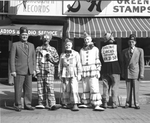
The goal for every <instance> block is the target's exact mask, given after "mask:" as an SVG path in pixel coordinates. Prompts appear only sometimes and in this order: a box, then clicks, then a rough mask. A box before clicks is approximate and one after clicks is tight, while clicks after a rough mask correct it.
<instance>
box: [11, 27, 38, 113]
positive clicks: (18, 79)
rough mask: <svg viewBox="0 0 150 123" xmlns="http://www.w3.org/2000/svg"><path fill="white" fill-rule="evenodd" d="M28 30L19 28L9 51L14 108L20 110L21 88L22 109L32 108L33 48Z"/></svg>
mask: <svg viewBox="0 0 150 123" xmlns="http://www.w3.org/2000/svg"><path fill="white" fill-rule="evenodd" d="M27 40H28V30H27V28H26V27H21V28H20V41H18V42H15V43H13V44H12V48H11V53H10V70H11V75H12V76H13V77H14V90H15V109H16V111H19V112H20V111H21V107H22V106H21V96H22V89H23V96H24V109H26V110H34V108H33V107H32V106H31V101H32V75H33V74H34V75H35V48H34V45H33V44H31V43H29V42H28V41H27Z"/></svg>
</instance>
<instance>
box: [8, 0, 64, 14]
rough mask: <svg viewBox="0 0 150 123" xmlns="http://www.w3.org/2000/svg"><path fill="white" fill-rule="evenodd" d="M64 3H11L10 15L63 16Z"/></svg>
mask: <svg viewBox="0 0 150 123" xmlns="http://www.w3.org/2000/svg"><path fill="white" fill-rule="evenodd" d="M61 8H62V1H54V0H49V1H48V0H46V1H44V0H39V1H33V0H27V1H26V2H25V3H24V2H23V0H20V1H17V0H15V1H13V0H12V1H10V7H9V13H11V14H16V15H37V16H48V15H49V16H54V15H55V16H57V15H59V16H60V15H62V9H61Z"/></svg>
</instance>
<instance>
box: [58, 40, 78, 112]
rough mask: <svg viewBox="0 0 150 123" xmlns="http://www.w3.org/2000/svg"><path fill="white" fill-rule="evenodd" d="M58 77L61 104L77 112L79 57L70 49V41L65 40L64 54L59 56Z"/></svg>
mask: <svg viewBox="0 0 150 123" xmlns="http://www.w3.org/2000/svg"><path fill="white" fill-rule="evenodd" d="M58 68H59V72H58V73H59V77H60V79H61V80H62V90H63V95H62V104H63V105H64V106H65V107H66V108H70V109H71V110H72V111H78V110H79V109H78V106H77V104H79V103H80V97H79V94H78V81H80V79H81V63H80V55H79V53H78V52H76V51H75V50H73V49H72V41H71V40H69V39H66V40H65V52H64V53H62V54H61V56H60V62H59V67H58Z"/></svg>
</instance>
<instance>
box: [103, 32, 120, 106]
mask: <svg viewBox="0 0 150 123" xmlns="http://www.w3.org/2000/svg"><path fill="white" fill-rule="evenodd" d="M101 54H102V70H101V74H102V81H103V107H104V108H107V102H108V101H109V93H108V92H110V90H111V95H112V108H117V94H118V86H119V82H120V74H121V68H120V66H121V63H122V58H121V53H120V52H119V50H118V45H117V44H116V42H115V40H114V37H113V35H112V33H106V34H105V35H104V45H103V46H102V49H101Z"/></svg>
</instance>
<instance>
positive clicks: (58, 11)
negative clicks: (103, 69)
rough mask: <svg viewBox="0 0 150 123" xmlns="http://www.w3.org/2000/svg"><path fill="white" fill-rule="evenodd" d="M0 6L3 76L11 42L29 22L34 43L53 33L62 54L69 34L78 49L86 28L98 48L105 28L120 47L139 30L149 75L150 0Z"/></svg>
mask: <svg viewBox="0 0 150 123" xmlns="http://www.w3.org/2000/svg"><path fill="white" fill-rule="evenodd" d="M0 8H1V10H0V68H1V71H0V78H10V77H9V51H10V48H11V44H12V42H15V41H18V40H19V36H18V35H19V28H20V27H21V26H26V27H27V28H28V29H29V32H28V33H29V35H30V37H29V42H31V43H33V44H34V45H35V47H37V46H39V45H41V40H40V36H41V35H42V34H44V33H46V32H47V33H52V34H53V39H52V41H51V42H50V43H51V45H52V46H54V47H55V48H56V49H57V51H58V53H59V54H60V53H61V52H63V50H64V48H63V42H64V39H65V38H66V37H67V38H70V39H71V40H73V41H74V49H75V50H77V51H79V50H80V48H81V47H82V46H83V41H84V40H83V36H84V35H83V32H84V31H86V32H87V33H88V34H90V35H91V36H92V38H93V41H94V43H95V45H96V46H97V47H98V48H99V49H101V45H102V41H103V35H104V34H105V33H106V32H112V33H113V35H114V37H115V40H116V41H117V43H118V44H119V45H120V47H121V48H120V50H123V49H125V48H127V47H128V44H127V41H128V37H129V35H130V34H131V33H133V34H136V36H137V46H138V47H141V48H143V49H144V53H145V80H149V79H150V77H149V72H150V42H149V39H150V18H149V17H150V1H149V0H137V1H136V0H116V1H112V0H110V1H109V0H108V1H106V0H87V1H86V0H85V1H79V0H75V1H53V0H41V1H33V0H20V1H19V0H18V1H0ZM56 68H57V66H56ZM56 78H57V73H56ZM9 80H10V79H9Z"/></svg>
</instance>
